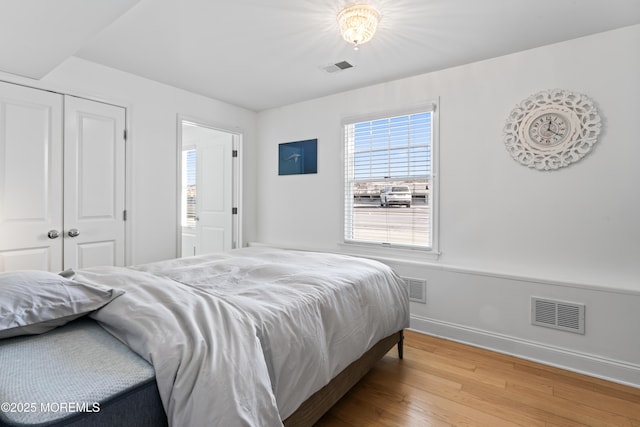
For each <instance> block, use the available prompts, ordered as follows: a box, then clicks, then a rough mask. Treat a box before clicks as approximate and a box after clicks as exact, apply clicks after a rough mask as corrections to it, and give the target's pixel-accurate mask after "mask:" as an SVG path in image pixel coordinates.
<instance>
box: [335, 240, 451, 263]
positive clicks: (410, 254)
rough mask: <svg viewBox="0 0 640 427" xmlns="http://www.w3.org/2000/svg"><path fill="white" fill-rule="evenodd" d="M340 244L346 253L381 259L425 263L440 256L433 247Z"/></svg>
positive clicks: (342, 250)
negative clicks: (412, 247)
mask: <svg viewBox="0 0 640 427" xmlns="http://www.w3.org/2000/svg"><path fill="white" fill-rule="evenodd" d="M338 246H339V247H340V248H341V252H343V253H345V254H348V255H354V256H363V257H368V258H374V259H377V260H380V261H391V262H402V263H407V262H409V263H424V262H430V261H436V260H438V258H439V257H440V252H438V251H437V250H433V249H410V248H398V247H388V246H383V245H377V244H366V243H356V242H344V243H339V244H338Z"/></svg>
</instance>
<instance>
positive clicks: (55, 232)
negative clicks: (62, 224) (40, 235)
mask: <svg viewBox="0 0 640 427" xmlns="http://www.w3.org/2000/svg"><path fill="white" fill-rule="evenodd" d="M47 237H48V238H50V239H57V238H58V237H60V232H59V231H58V230H49V232H48V233H47Z"/></svg>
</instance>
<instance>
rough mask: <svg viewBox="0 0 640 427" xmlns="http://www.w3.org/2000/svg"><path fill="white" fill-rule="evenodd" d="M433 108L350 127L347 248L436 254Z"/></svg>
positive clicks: (347, 141) (347, 135) (347, 143)
mask: <svg viewBox="0 0 640 427" xmlns="http://www.w3.org/2000/svg"><path fill="white" fill-rule="evenodd" d="M432 123H433V108H431V107H430V108H425V109H423V110H422V111H417V112H415V113H412V114H407V115H399V116H394V117H385V118H380V119H376V120H369V121H359V122H353V121H352V122H348V123H346V124H345V221H344V238H345V242H359V243H370V244H380V245H384V246H398V247H411V248H420V249H432V248H433V240H434V239H433V237H434V236H433V228H434V227H433V176H432V165H433V161H432V158H433V126H432Z"/></svg>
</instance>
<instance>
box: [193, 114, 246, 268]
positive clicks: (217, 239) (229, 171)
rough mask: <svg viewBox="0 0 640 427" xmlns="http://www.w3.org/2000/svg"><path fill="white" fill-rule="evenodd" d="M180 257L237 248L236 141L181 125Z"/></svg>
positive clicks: (220, 133)
mask: <svg viewBox="0 0 640 427" xmlns="http://www.w3.org/2000/svg"><path fill="white" fill-rule="evenodd" d="M181 126H182V185H181V188H182V196H181V206H182V209H181V212H182V213H181V216H182V220H181V223H182V224H181V240H182V245H181V255H182V256H190V255H200V254H205V253H211V252H220V251H225V250H229V249H232V248H233V246H234V216H235V215H234V214H233V213H232V212H233V203H234V200H233V199H234V182H233V176H234V164H233V159H234V157H233V151H234V137H235V135H234V134H232V133H228V132H225V131H220V130H217V129H212V128H209V127H206V126H200V125H197V124H195V123H192V122H182V123H181Z"/></svg>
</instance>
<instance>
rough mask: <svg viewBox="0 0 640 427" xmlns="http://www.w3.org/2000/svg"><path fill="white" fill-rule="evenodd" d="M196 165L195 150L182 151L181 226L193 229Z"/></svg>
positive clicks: (195, 207) (194, 220) (194, 224)
mask: <svg viewBox="0 0 640 427" xmlns="http://www.w3.org/2000/svg"><path fill="white" fill-rule="evenodd" d="M196 164H197V153H196V150H195V148H191V149H185V150H182V197H181V199H182V221H181V222H182V226H183V227H195V226H196V221H197V220H196V217H197V210H196V209H197V205H196V201H197V199H196Z"/></svg>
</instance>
